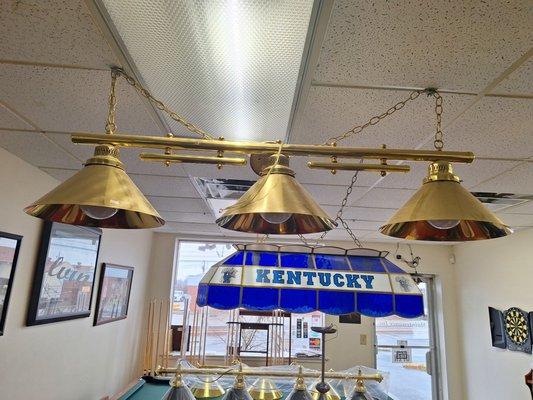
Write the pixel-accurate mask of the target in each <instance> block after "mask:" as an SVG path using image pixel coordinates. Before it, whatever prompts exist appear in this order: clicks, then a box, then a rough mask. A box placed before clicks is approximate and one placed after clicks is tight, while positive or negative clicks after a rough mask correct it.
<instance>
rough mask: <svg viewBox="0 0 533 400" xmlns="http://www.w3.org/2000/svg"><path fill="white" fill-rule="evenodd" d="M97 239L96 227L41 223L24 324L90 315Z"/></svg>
mask: <svg viewBox="0 0 533 400" xmlns="http://www.w3.org/2000/svg"><path fill="white" fill-rule="evenodd" d="M101 236H102V231H101V230H100V229H97V228H86V227H81V226H75V225H66V224H60V223H57V222H45V224H44V229H43V235H42V239H41V247H40V249H39V256H38V259H37V267H36V269H35V276H34V279H33V288H32V291H31V297H30V306H29V309H28V318H27V321H26V323H27V325H39V324H48V323H51V322H58V321H65V320H69V319H75V318H85V317H88V316H89V315H90V314H91V301H92V294H93V288H94V280H95V273H96V265H97V261H98V251H99V250H100V238H101Z"/></svg>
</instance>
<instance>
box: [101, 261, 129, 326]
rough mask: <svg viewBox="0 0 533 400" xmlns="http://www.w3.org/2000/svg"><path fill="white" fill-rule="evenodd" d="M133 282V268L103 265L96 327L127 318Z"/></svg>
mask: <svg viewBox="0 0 533 400" xmlns="http://www.w3.org/2000/svg"><path fill="white" fill-rule="evenodd" d="M132 280H133V267H124V266H122V265H114V264H106V263H104V264H103V265H102V272H100V282H99V284H98V296H97V298H96V314H95V315H94V325H95V326H96V325H102V324H106V323H108V322H113V321H118V320H120V319H125V318H126V317H127V315H128V305H129V302H130V292H131V282H132Z"/></svg>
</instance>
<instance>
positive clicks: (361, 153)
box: [72, 133, 475, 163]
mask: <svg viewBox="0 0 533 400" xmlns="http://www.w3.org/2000/svg"><path fill="white" fill-rule="evenodd" d="M72 142H74V143H77V144H92V145H97V144H111V145H115V146H118V147H136V148H150V149H161V150H167V149H187V150H203V151H219V152H220V151H222V152H225V151H228V152H233V153H241V154H256V153H266V154H275V153H277V152H278V151H279V150H280V147H281V152H282V153H283V154H285V155H293V156H329V157H332V156H333V157H344V158H356V159H361V158H363V159H379V160H382V159H385V160H401V161H438V160H441V161H448V162H458V163H471V162H472V161H474V158H475V157H474V153H472V152H469V151H467V152H461V151H436V150H414V149H413V150H411V149H407V150H406V149H387V148H385V149H384V148H364V147H337V146H327V145H313V144H285V143H276V142H245V141H242V142H235V141H228V140H224V139H222V138H221V139H219V140H213V139H191V138H181V137H160V136H143V135H116V134H113V135H108V134H92V133H74V134H73V135H72Z"/></svg>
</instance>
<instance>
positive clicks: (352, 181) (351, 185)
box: [298, 160, 363, 247]
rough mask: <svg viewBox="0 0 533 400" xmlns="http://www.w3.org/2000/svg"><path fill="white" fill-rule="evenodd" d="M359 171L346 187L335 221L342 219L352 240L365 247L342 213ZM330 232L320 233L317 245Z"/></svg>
mask: <svg viewBox="0 0 533 400" xmlns="http://www.w3.org/2000/svg"><path fill="white" fill-rule="evenodd" d="M360 162H363V160H361V161H360ZM359 172H360V171H355V174H353V176H352V180H351V182H350V184H349V185H348V187H347V188H346V194H345V195H344V198H343V199H342V202H341V206H340V208H339V210H338V211H337V215H336V216H335V222H337V221H340V223H341V225H342V227H343V228H344V230H345V231H346V232H348V235H350V237H351V238H352V240H353V241H354V243H355V245H356V246H357V247H363V245H362V244H361V242H360V241H359V239H358V238H357V236H355V233H354V232H353V231H352V229H351V228H350V227H349V225H348V223H347V222H346V221H345V220H344V219H343V218H342V214H343V212H344V208H345V207H346V205H347V204H348V198H349V197H350V195H351V194H352V191H353V188H354V186H355V183H356V182H357V177H358V175H359ZM328 232H330V231H325V232H324V233H322V235H320V237H319V238H318V239H317V240H316V243H315V246H317V245H318V243H319V242H320V241H321V240H323V239H324V238H325V237H326V235H327V234H328ZM298 237H299V238H300V240H301V241H302V242H303V243H304V244H305V245H306V246H311V244H309V242H308V241H307V239H306V238H305V237H304V236H303V235H302V234H298Z"/></svg>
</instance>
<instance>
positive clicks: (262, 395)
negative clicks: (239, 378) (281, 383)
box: [248, 378, 283, 400]
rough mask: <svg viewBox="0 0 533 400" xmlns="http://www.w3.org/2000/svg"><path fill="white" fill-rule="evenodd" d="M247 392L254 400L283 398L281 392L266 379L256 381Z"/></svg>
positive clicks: (270, 380) (272, 382)
mask: <svg viewBox="0 0 533 400" xmlns="http://www.w3.org/2000/svg"><path fill="white" fill-rule="evenodd" d="M248 392H249V393H250V396H252V399H254V400H278V399H281V398H282V397H283V392H282V391H281V390H279V389H278V387H277V386H276V384H275V383H274V381H272V379H268V378H259V379H257V380H256V381H255V382H254V383H253V384H252V386H251V387H250V389H249V390H248Z"/></svg>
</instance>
